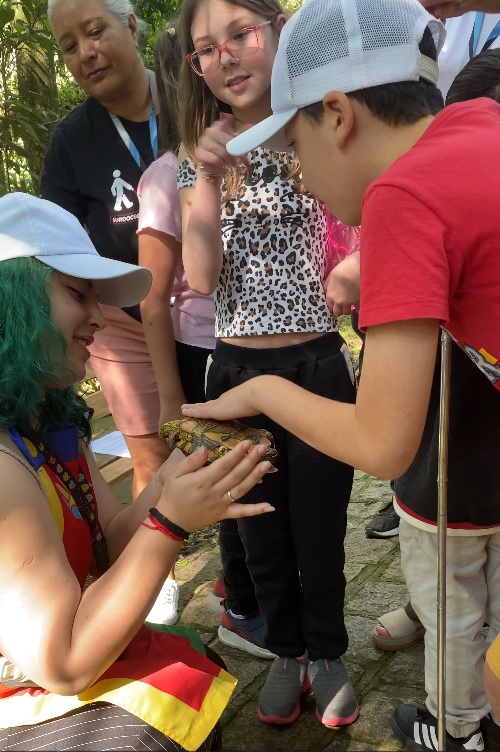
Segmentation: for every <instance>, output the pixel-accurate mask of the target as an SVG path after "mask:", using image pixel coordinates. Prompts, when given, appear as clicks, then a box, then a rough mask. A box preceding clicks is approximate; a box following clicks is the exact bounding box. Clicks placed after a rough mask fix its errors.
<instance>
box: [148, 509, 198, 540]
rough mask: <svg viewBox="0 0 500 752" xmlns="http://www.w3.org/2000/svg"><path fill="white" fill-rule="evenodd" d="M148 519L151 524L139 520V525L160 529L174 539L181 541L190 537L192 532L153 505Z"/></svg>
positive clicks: (150, 528)
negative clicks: (168, 517) (169, 518)
mask: <svg viewBox="0 0 500 752" xmlns="http://www.w3.org/2000/svg"><path fill="white" fill-rule="evenodd" d="M148 520H149V521H150V522H151V525H148V524H147V523H146V522H139V525H142V526H143V527H147V528H148V530H159V531H160V533H163V535H165V536H166V537H167V538H171V539H172V540H174V541H178V542H181V541H185V540H187V538H189V535H190V533H188V532H187V531H186V530H184V529H183V528H182V527H179V525H175V524H174V523H173V522H171V521H170V520H168V519H167V518H166V517H165V516H164V515H163V514H162V513H161V512H159V511H158V510H157V509H156V507H152V508H151V509H150V510H149V515H148Z"/></svg>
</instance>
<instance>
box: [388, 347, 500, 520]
mask: <svg viewBox="0 0 500 752" xmlns="http://www.w3.org/2000/svg"><path fill="white" fill-rule="evenodd" d="M438 355H439V353H438ZM439 399H440V360H439V357H438V362H437V365H436V369H435V373H434V380H433V384H432V392H431V397H430V402H429V410H428V413H427V420H426V423H425V428H424V434H423V436H422V441H421V442H420V447H419V449H418V452H417V454H416V456H415V459H414V460H413V462H412V464H411V465H410V467H409V469H408V470H407V471H406V473H405V474H404V475H403V476H401V478H398V479H397V480H396V481H395V482H394V485H393V487H394V491H395V493H396V496H397V497H398V499H400V500H401V502H402V504H404V505H405V506H406V507H408V508H409V509H410V510H411V511H412V513H413V516H417V517H421V518H423V519H424V520H426V521H431V522H436V520H437V501H438V487H437V472H438V445H439ZM499 426H500V394H499V393H498V390H497V389H495V387H494V386H493V385H492V384H491V383H490V382H489V381H488V380H487V379H485V378H484V375H483V374H482V373H481V371H480V370H479V368H477V366H476V365H475V364H474V363H473V362H472V360H471V359H470V358H469V356H468V355H467V354H466V353H465V352H464V351H463V350H462V349H461V348H460V347H458V345H456V344H455V343H452V355H451V377H450V419H449V441H448V486H447V492H448V523H449V524H451V525H453V526H454V527H456V528H459V529H460V528H465V529H467V528H468V527H470V526H475V527H488V526H493V525H499V524H500V505H499V503H498V490H499V488H500V461H499V457H500V432H499Z"/></svg>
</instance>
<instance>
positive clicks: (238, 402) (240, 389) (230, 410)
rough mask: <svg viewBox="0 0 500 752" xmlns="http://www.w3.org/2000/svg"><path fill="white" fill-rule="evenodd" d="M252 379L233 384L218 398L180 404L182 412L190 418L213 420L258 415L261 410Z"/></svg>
mask: <svg viewBox="0 0 500 752" xmlns="http://www.w3.org/2000/svg"><path fill="white" fill-rule="evenodd" d="M259 378H261V377H259V376H258V377H257V380H258V379H259ZM254 381H256V379H251V380H250V381H246V382H245V383H243V384H240V385H239V386H235V387H234V388H233V389H229V390H228V391H227V392H224V394H221V396H220V397H219V398H218V399H215V400H208V401H207V402H197V403H194V404H191V405H188V404H186V405H182V407H181V410H182V414H183V415H186V416H190V417H192V418H214V419H215V420H233V419H235V418H243V417H245V418H248V417H250V416H251V415H259V413H261V412H262V411H261V410H260V409H259V408H258V406H257V404H256V402H255V398H254V386H255V384H254V383H253V382H254Z"/></svg>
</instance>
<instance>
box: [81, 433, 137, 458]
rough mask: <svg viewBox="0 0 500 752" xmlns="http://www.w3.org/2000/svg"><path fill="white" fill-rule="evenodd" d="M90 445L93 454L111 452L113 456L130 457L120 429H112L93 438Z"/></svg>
mask: <svg viewBox="0 0 500 752" xmlns="http://www.w3.org/2000/svg"><path fill="white" fill-rule="evenodd" d="M90 447H91V449H92V451H93V452H94V454H113V455H114V456H115V457H130V452H129V450H128V447H127V443H126V441H125V439H124V438H123V434H122V433H121V432H120V431H112V432H111V433H107V434H106V435H105V436H101V437H100V438H99V439H93V441H92V442H91V444H90Z"/></svg>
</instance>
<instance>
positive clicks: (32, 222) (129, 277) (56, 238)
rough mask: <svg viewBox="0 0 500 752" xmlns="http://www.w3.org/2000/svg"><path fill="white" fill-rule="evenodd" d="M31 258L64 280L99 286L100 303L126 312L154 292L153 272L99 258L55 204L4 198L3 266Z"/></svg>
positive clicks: (0, 203) (0, 222) (0, 227)
mask: <svg viewBox="0 0 500 752" xmlns="http://www.w3.org/2000/svg"><path fill="white" fill-rule="evenodd" d="M28 256H33V257H34V258H36V259H38V260H39V261H42V262H43V263H44V264H47V266H50V267H52V269H56V271H58V272H63V274H69V275H70V276H72V277H79V278H80V279H96V280H99V281H100V293H99V302H100V303H106V304H107V305H113V306H118V307H119V308H127V307H128V306H133V305H136V304H137V303H139V302H140V301H141V300H143V299H144V298H145V297H146V295H147V294H148V292H149V290H150V288H151V279H152V277H151V272H150V271H149V269H145V268H143V267H141V266H134V265H133V264H126V263H125V262H123V261H114V260H113V259H108V258H104V257H103V256H100V255H99V254H98V253H97V251H96V249H95V248H94V246H93V245H92V242H91V241H90V238H89V236H88V235H87V233H86V232H85V230H84V229H83V227H82V226H81V224H80V222H79V221H78V220H77V219H76V217H74V216H73V214H70V213H69V212H67V211H66V210H65V209H62V208H61V207H60V206H58V205H57V204H54V203H52V202H51V201H46V200H45V199H43V198H36V197H35V196H30V195H29V194H27V193H9V194H7V195H6V196H2V198H0V262H2V261H7V260H8V259H14V258H23V257H28Z"/></svg>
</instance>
